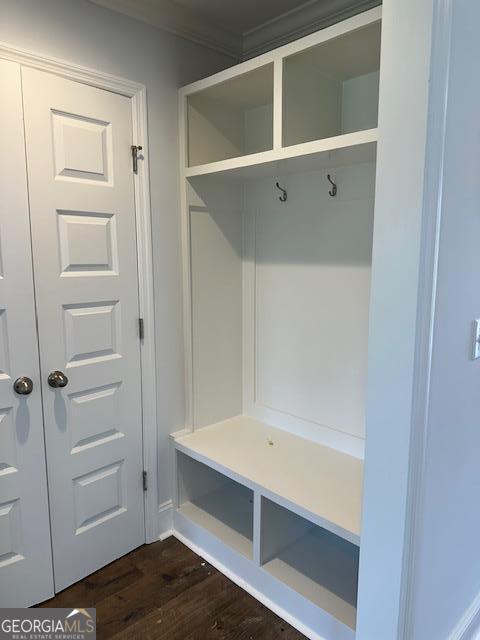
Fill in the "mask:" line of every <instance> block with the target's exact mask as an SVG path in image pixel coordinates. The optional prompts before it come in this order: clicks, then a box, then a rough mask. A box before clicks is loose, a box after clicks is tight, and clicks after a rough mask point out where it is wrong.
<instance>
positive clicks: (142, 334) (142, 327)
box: [138, 318, 145, 340]
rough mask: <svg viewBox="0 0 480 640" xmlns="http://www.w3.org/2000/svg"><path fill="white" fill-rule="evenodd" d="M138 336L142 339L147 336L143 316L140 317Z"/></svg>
mask: <svg viewBox="0 0 480 640" xmlns="http://www.w3.org/2000/svg"><path fill="white" fill-rule="evenodd" d="M138 337H139V338H140V340H143V339H144V337H145V324H144V322H143V318H139V319H138Z"/></svg>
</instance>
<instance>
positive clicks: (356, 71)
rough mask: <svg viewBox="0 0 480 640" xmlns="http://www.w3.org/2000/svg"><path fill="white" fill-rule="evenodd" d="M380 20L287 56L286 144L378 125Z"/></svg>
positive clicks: (285, 72) (285, 63)
mask: <svg viewBox="0 0 480 640" xmlns="http://www.w3.org/2000/svg"><path fill="white" fill-rule="evenodd" d="M379 69H380V23H379V22H376V23H373V24H370V25H368V26H366V27H363V28H361V29H357V30H356V31H353V32H351V33H347V34H345V35H342V36H339V37H337V38H334V39H332V40H328V41H326V42H323V43H321V44H319V45H316V46H314V47H310V48H309V49H306V50H304V51H301V52H300V53H296V54H294V55H292V56H289V57H287V58H285V60H284V69H283V76H284V122H283V144H284V146H290V145H295V144H301V143H304V142H310V141H312V140H321V139H324V138H331V137H334V136H340V135H343V134H347V133H353V132H355V131H365V130H367V129H374V128H376V127H377V120H378V81H379Z"/></svg>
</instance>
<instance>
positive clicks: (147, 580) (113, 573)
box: [41, 538, 304, 640]
mask: <svg viewBox="0 0 480 640" xmlns="http://www.w3.org/2000/svg"><path fill="white" fill-rule="evenodd" d="M41 606H45V607H72V608H73V607H76V608H79V607H96V609H97V638H98V639H99V640H103V639H105V638H115V639H116V640H121V639H127V638H128V640H136V639H138V640H140V639H141V640H230V639H231V640H233V639H234V640H276V639H277V638H282V640H300V639H302V638H304V636H303V635H302V634H301V633H299V632H298V631H296V630H295V629H293V628H292V627H290V626H289V625H288V624H287V623H286V622H284V621H283V620H281V619H280V618H278V617H277V616H276V615H275V614H273V613H272V612H271V611H270V610H269V609H267V608H266V607H264V606H263V605H262V604H260V603H259V602H258V601H257V600H255V599H254V598H252V597H251V596H249V595H248V594H247V593H246V592H245V591H243V590H242V589H240V588H239V587H237V586H236V585H235V584H233V582H231V581H230V580H228V579H227V578H226V577H225V576H223V575H222V574H221V573H219V572H218V571H217V570H216V569H214V568H213V567H212V566H211V565H209V564H208V563H207V562H205V561H204V560H202V558H200V557H199V556H197V555H195V554H194V553H193V552H192V551H190V549H188V548H187V547H185V546H184V545H183V544H181V543H180V542H178V540H176V539H175V538H168V539H167V540H165V541H164V542H156V543H155V544H150V545H146V546H143V547H140V548H139V549H136V550H135V551H133V552H132V553H130V554H129V555H127V556H125V557H123V558H120V560H117V561H116V562H113V563H112V564H110V565H108V567H105V568H103V569H101V570H100V571H97V573H94V574H93V575H91V576H89V577H88V578H85V579H84V580H82V581H81V582H78V583H77V584H74V585H72V586H71V587H69V588H68V589H65V591H62V592H61V593H59V594H57V595H56V596H55V598H53V599H52V600H48V601H47V602H44V603H43V604H42V605H41Z"/></svg>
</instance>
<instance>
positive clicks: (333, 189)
mask: <svg viewBox="0 0 480 640" xmlns="http://www.w3.org/2000/svg"><path fill="white" fill-rule="evenodd" d="M327 180H328V181H329V182H330V184H331V185H332V188H331V189H330V191H329V192H328V195H329V196H332V198H334V197H335V196H336V195H337V191H338V189H337V185H336V184H335V182H334V181H333V180H332V177H331V175H330V174H329V173H327Z"/></svg>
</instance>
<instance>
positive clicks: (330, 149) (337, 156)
mask: <svg viewBox="0 0 480 640" xmlns="http://www.w3.org/2000/svg"><path fill="white" fill-rule="evenodd" d="M376 151H377V129H370V130H368V131H357V132H355V133H347V134H344V135H341V136H336V137H334V138H327V139H325V140H315V141H313V142H306V143H304V144H298V145H295V146H291V147H283V148H281V149H273V150H271V151H266V152H264V153H256V154H253V155H249V156H242V157H239V158H230V159H228V160H222V161H220V162H211V163H208V164H202V165H199V166H197V167H189V168H187V169H186V170H185V177H186V178H195V177H198V176H209V175H210V176H215V175H218V176H224V177H226V178H229V179H230V178H231V179H240V180H244V179H246V178H256V177H262V176H263V177H265V176H279V175H287V174H290V173H297V172H300V171H314V170H316V169H322V168H325V167H341V166H345V165H349V164H358V163H361V162H373V161H374V160H375V158H376Z"/></svg>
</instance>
